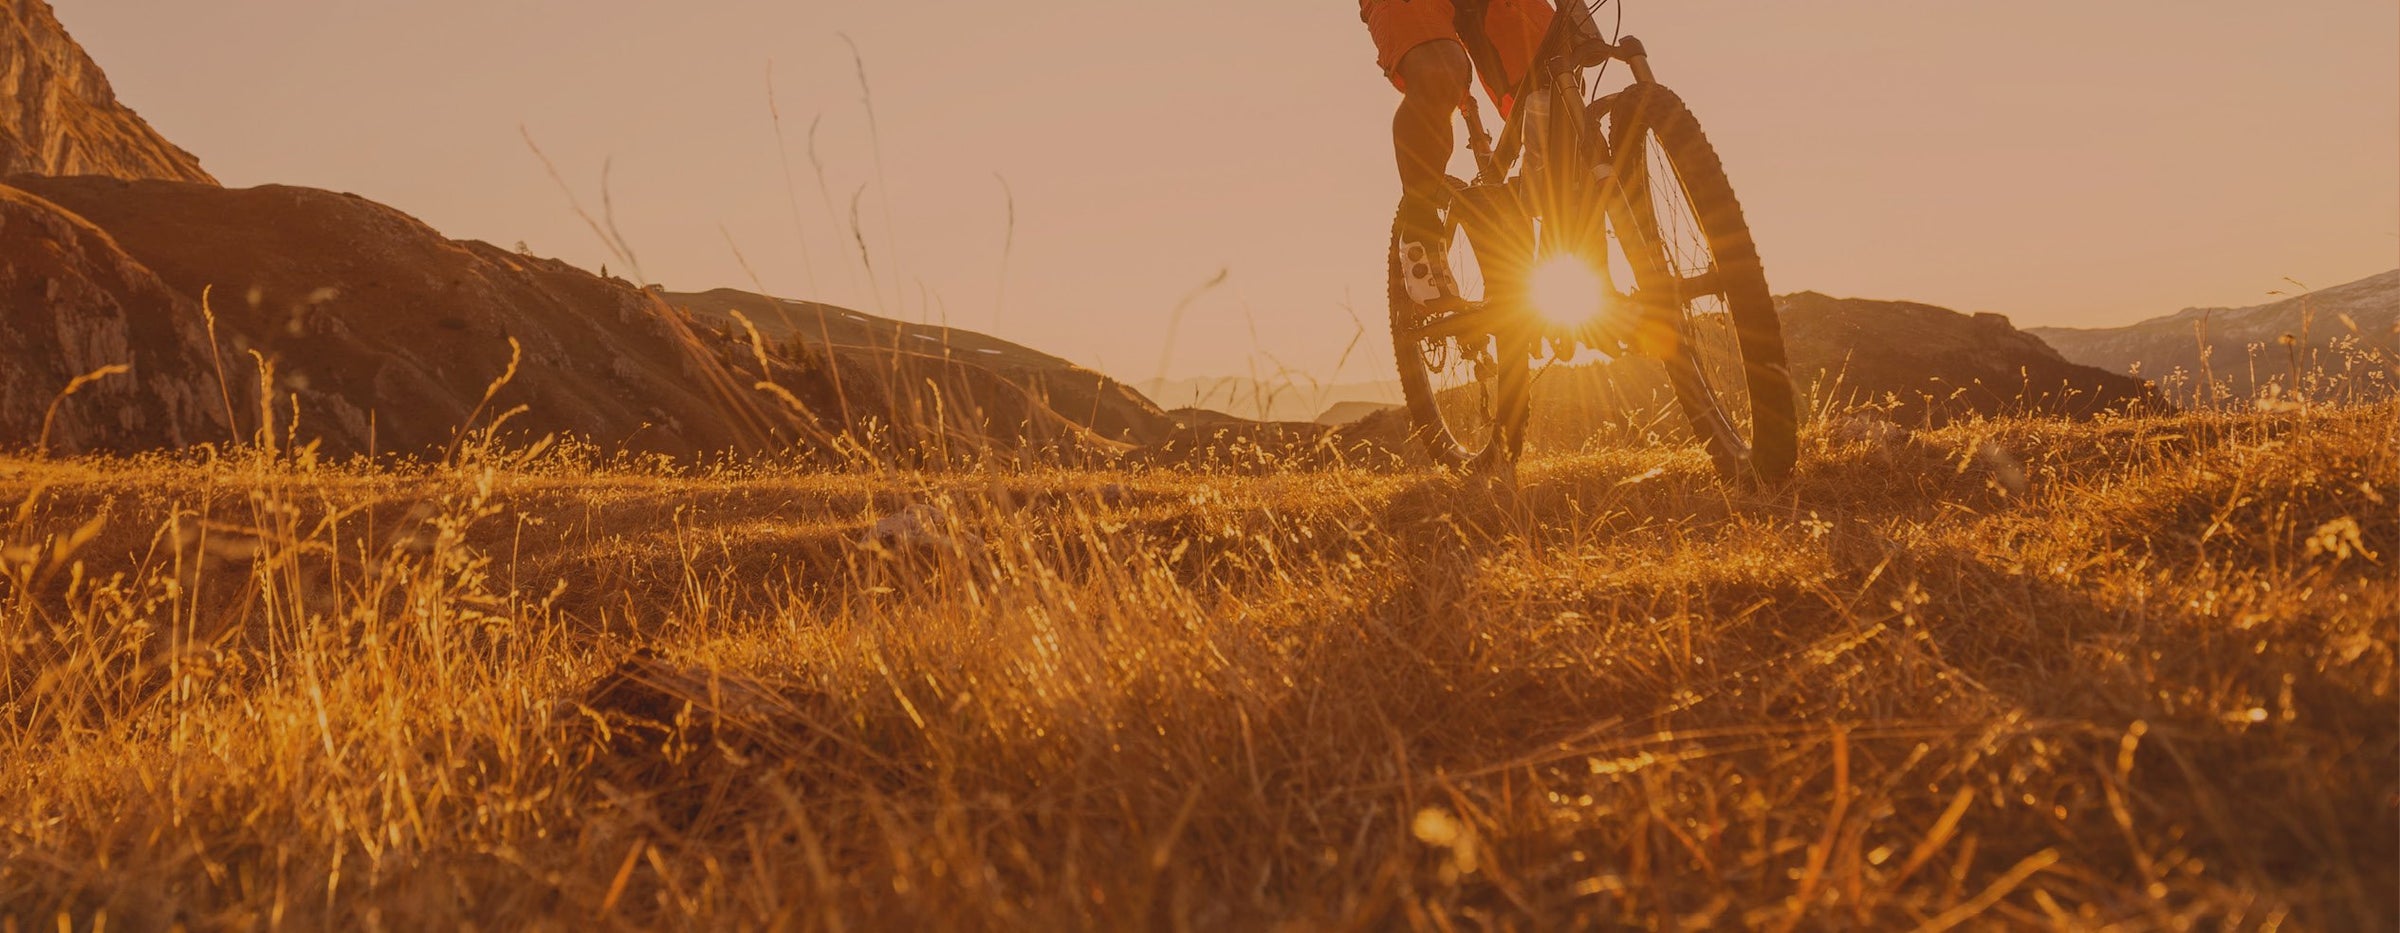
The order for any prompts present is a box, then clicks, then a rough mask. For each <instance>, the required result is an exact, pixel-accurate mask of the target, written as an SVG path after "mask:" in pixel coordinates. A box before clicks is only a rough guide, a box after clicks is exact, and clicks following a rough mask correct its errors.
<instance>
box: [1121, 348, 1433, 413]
mask: <svg viewBox="0 0 2400 933" xmlns="http://www.w3.org/2000/svg"><path fill="white" fill-rule="evenodd" d="M1362 355H1363V353H1362ZM1377 362H1378V363H1380V364H1382V365H1383V366H1384V367H1387V368H1388V367H1389V366H1390V360H1389V358H1388V357H1385V358H1382V359H1379V360H1377ZM1136 385H1137V387H1138V388H1140V389H1141V392H1142V394H1143V395H1146V396H1149V397H1150V398H1151V399H1153V400H1155V401H1157V402H1158V403H1159V404H1160V405H1163V406H1167V407H1170V408H1208V409H1214V410H1216V411H1221V412H1226V413H1229V414H1234V415H1239V416H1241V417H1244V418H1252V419H1256V420H1259V421H1313V420H1316V418H1317V416H1318V415H1320V414H1323V413H1324V412H1325V410H1326V409H1328V408H1331V407H1333V406H1335V405H1340V404H1342V403H1344V402H1371V403H1377V404H1385V405H1397V404H1399V403H1400V383H1399V382H1398V380H1396V379H1383V380H1375V381H1366V382H1335V383H1319V382H1315V381H1313V380H1311V379H1309V378H1308V377H1307V376H1304V375H1293V376H1289V377H1281V378H1267V377H1250V376H1207V377H1201V378H1195V379H1146V380H1143V381H1142V382H1140V383H1137V384H1136Z"/></svg>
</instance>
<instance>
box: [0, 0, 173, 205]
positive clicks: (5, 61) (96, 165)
mask: <svg viewBox="0 0 2400 933" xmlns="http://www.w3.org/2000/svg"><path fill="white" fill-rule="evenodd" d="M20 173H32V174H37V175H108V176H113V177H116V178H163V179H169V180H173V181H189V182H199V183H202V184H215V183H216V179H214V178H211V177H209V174H208V173H207V172H206V171H203V170H201V168H200V160H199V159H197V158H194V157H193V156H192V154H191V153H189V152H185V151H183V150H182V149H179V148H176V146H175V144H174V143H170V142H168V141H167V140H166V137H163V136H160V135H159V134H158V131H156V130H153V129H151V128H150V124H149V123H147V122H145V121H143V120H142V118H141V116H140V115H138V114H135V113H134V112H133V111H132V110H131V109H130V108H127V107H126V106H125V105H124V104H121V103H118V102H117V95H116V91H115V90H114V89H112V88H110V87H109V84H108V76H106V75H104V74H102V73H101V72H100V66H99V65H98V64H97V63H95V62H93V61H92V57H91V56H90V55H88V54H85V52H84V51H83V47H82V46H80V45H77V44H76V42H75V39H74V37H72V36H69V35H67V30H66V27H65V26H62V25H60V24H59V22H58V17H57V15H55V14H53V13H52V12H51V10H50V4H48V3H46V2H44V0H0V176H6V175H15V174H20Z"/></svg>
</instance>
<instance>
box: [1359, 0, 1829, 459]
mask: <svg viewBox="0 0 2400 933" xmlns="http://www.w3.org/2000/svg"><path fill="white" fill-rule="evenodd" d="M1610 2H1611V0H1563V2H1561V3H1560V4H1559V10H1558V15H1557V16H1556V17H1555V18H1554V19H1553V21H1552V24H1551V26H1550V30H1549V32H1548V33H1547V34H1546V35H1545V37H1544V38H1543V40H1542V42H1541V44H1540V46H1539V47H1538V49H1539V51H1538V52H1537V53H1536V54H1535V56H1534V58H1533V66H1532V67H1531V68H1529V69H1527V73H1526V75H1525V77H1524V79H1523V80H1522V81H1521V82H1519V83H1518V85H1517V86H1516V93H1515V95H1514V97H1515V100H1516V101H1517V104H1516V106H1515V108H1514V109H1513V110H1512V111H1511V112H1510V113H1509V114H1508V117H1507V120H1506V121H1505V122H1504V123H1503V125H1502V127H1501V130H1500V134H1499V136H1498V138H1497V139H1496V140H1495V138H1494V137H1493V136H1492V135H1491V134H1490V133H1489V132H1487V131H1486V129H1485V126H1484V122H1483V118H1482V114H1481V112H1480V108H1479V107H1478V106H1477V104H1476V102H1475V98H1474V95H1473V93H1472V92H1470V93H1469V94H1468V95H1467V97H1466V99H1465V100H1463V101H1462V102H1461V103H1460V112H1461V113H1462V114H1463V115H1464V117H1465V120H1466V124H1467V139H1468V142H1467V150H1468V151H1469V152H1471V153H1472V154H1473V156H1474V161H1475V166H1476V175H1475V178H1474V179H1473V180H1471V181H1470V180H1465V179H1460V178H1457V177H1455V176H1452V177H1451V178H1450V187H1451V197H1450V202H1449V204H1448V205H1446V206H1445V207H1443V208H1442V210H1441V212H1440V216H1441V220H1442V225H1443V227H1444V229H1445V230H1446V231H1447V232H1448V234H1449V253H1448V257H1449V259H1450V265H1451V271H1452V274H1453V277H1454V278H1455V279H1456V280H1457V284H1458V287H1459V290H1460V296H1461V297H1462V298H1464V299H1465V304H1464V306H1463V307H1461V308H1458V309H1457V310H1450V311H1444V312H1440V313H1436V312H1432V311H1430V310H1428V309H1426V308H1424V307H1422V306H1420V305H1418V304H1417V303H1416V302H1415V301H1414V300H1412V299H1411V298H1410V297H1409V295H1408V292H1407V290H1406V289H1405V288H1404V287H1403V285H1402V278H1401V267H1400V256H1399V254H1398V250H1397V243H1398V241H1399V236H1398V233H1399V231H1398V229H1397V227H1395V231H1394V237H1393V240H1392V242H1393V243H1394V244H1395V248H1394V249H1393V252H1392V255H1391V257H1390V260H1389V276H1390V289H1391V323H1392V343H1393V350H1394V354H1395V355H1396V356H1397V358H1398V363H1399V369H1400V384H1401V389H1402V394H1403V395H1404V396H1405V397H1406V400H1407V407H1408V411H1409V420H1410V422H1411V427H1412V431H1413V434H1414V435H1415V439H1416V441H1417V442H1418V443H1419V444H1420V445H1422V446H1423V448H1424V449H1425V450H1426V451H1427V452H1428V453H1429V454H1431V456H1432V457H1433V459H1434V460H1435V461H1437V462H1439V463H1441V464H1442V465H1444V466H1447V467H1450V468H1451V469H1454V470H1460V471H1478V470H1490V469H1510V468H1513V467H1514V465H1515V463H1516V462H1517V460H1518V459H1519V458H1520V457H1521V456H1522V455H1523V452H1524V449H1525V439H1526V433H1527V432H1526V428H1527V424H1528V420H1529V414H1530V411H1531V408H1532V404H1533V402H1534V401H1535V395H1536V392H1535V390H1536V389H1537V388H1539V387H1541V386H1542V382H1543V380H1550V383H1551V385H1553V386H1556V387H1559V388H1558V389H1557V390H1555V391H1549V392H1548V393H1547V395H1545V397H1544V404H1545V405H1551V404H1553V403H1564V402H1570V401H1571V402H1573V403H1574V406H1573V407H1576V408H1577V409H1579V410H1583V411H1587V412H1588V411H1593V410H1597V409H1598V408H1600V407H1606V408H1607V409H1608V411H1609V414H1608V417H1610V418H1614V419H1616V420H1617V421H1618V422H1619V423H1623V424H1630V425H1631V426H1632V427H1634V428H1635V429H1636V430H1637V432H1639V433H1640V434H1641V436H1643V437H1646V438H1647V437H1659V436H1663V435H1664V434H1666V433H1671V432H1673V431H1674V428H1673V427H1672V426H1671V423H1672V422H1680V423H1681V424H1682V425H1685V426H1688V427H1689V429H1690V432H1691V437H1692V438H1693V439H1696V440H1697V441H1698V442H1699V443H1700V445H1701V446H1702V447H1703V448H1704V449H1706V450H1707V452H1708V455H1709V458H1710V459H1711V461H1713V463H1714V465H1715V467H1716V470H1717V472H1718V473H1719V475H1721V476H1722V477H1723V478H1724V479H1725V480H1726V481H1727V482H1729V483H1733V484H1737V485H1746V484H1754V483H1775V482H1779V481H1781V480H1783V479H1785V478H1787V477H1788V476H1789V475H1790V474H1791V471H1792V467H1793V462H1794V460H1795V459H1796V457H1797V447H1796V441H1795V433H1796V431H1797V421H1798V417H1797V412H1796V410H1795V407H1794V393H1793V386H1792V381H1791V376H1790V373H1789V370H1788V367H1787V366H1786V364H1785V360H1784V349H1783V334H1782V329H1781V326H1780V325H1779V323H1778V321H1777V318H1776V312H1775V305H1774V300H1773V298H1772V297H1771V296H1770V295H1769V293H1768V290H1767V280H1766V273H1765V271H1764V269H1763V267H1762V266H1761V264H1760V262H1759V258H1758V249H1757V246H1756V244H1754V243H1753V242H1752V241H1751V236H1750V228H1749V226H1748V224H1747V223H1745V222H1744V221H1743V219H1742V208H1741V204H1740V203H1739V202H1737V201H1736V200H1735V198H1734V194H1733V188H1732V186H1731V184H1730V183H1729V182H1727V181H1726V178H1725V170H1724V167H1723V165H1722V164H1720V162H1719V161H1718V158H1717V154H1716V151H1715V149H1714V148H1712V147H1711V146H1710V145H1709V142H1708V138H1707V137H1706V136H1705V135H1703V134H1702V133H1701V130H1700V124H1699V122H1698V121H1697V120H1695V119H1693V117H1692V114H1691V111H1690V110H1689V109H1688V108H1687V107H1685V106H1684V103H1683V101H1682V99H1680V98H1678V97H1677V96H1676V95H1675V94H1674V92H1672V91H1669V90H1667V88H1666V87H1665V86H1664V85H1661V84H1659V83H1658V81H1657V79H1656V77H1655V76H1654V74H1653V73H1652V71H1651V66H1650V61H1649V56H1648V53H1647V51H1646V50H1645V48H1644V47H1643V45H1642V42H1641V40H1640V39H1637V38H1634V37H1632V36H1626V35H1622V34H1621V33H1620V35H1619V36H1618V37H1617V38H1615V39H1613V40H1612V39H1609V38H1605V37H1603V36H1602V34H1601V31H1600V28H1599V25H1598V21H1597V18H1596V13H1597V12H1598V10H1599V8H1601V7H1604V6H1607V5H1608V4H1609V3H1610ZM1461 6H1462V8H1463V7H1470V6H1480V5H1479V4H1461ZM1459 28H1460V34H1461V36H1462V37H1464V38H1466V39H1467V40H1468V41H1467V45H1468V48H1469V50H1470V53H1471V55H1470V57H1471V58H1474V59H1476V61H1475V64H1476V67H1477V68H1478V69H1479V70H1480V69H1486V68H1488V67H1489V66H1490V65H1491V61H1490V59H1489V56H1486V55H1480V54H1472V53H1474V52H1476V51H1477V50H1478V49H1483V48H1488V47H1489V44H1488V42H1487V41H1484V40H1483V37H1482V30H1483V17H1482V16H1481V15H1480V13H1479V12H1478V13H1476V14H1474V15H1462V16H1461V17H1460V23H1459ZM1614 63H1622V64H1623V65H1624V66H1625V70H1626V72H1628V73H1629V77H1630V79H1631V80H1630V82H1629V83H1628V84H1626V85H1625V86H1624V87H1623V88H1622V89H1620V90H1616V91H1614V92H1611V93H1607V94H1592V93H1590V92H1587V90H1586V82H1585V75H1586V73H1587V72H1593V74H1594V77H1595V78H1600V77H1605V76H1606V72H1607V70H1608V68H1609V66H1610V65H1612V64H1614ZM1595 69H1597V71H1595ZM1585 354H1590V356H1591V359H1589V360H1587V361H1584V362H1583V363H1581V364H1579V363H1578V360H1579V358H1582V357H1584V356H1585ZM1650 361H1655V362H1656V363H1658V364H1663V369H1664V371H1663V373H1660V372H1658V371H1657V370H1656V369H1650V370H1648V371H1647V372H1636V371H1632V370H1629V369H1627V367H1634V366H1642V367H1647V366H1649V364H1650ZM1579 372H1580V374H1578V373H1579ZM1562 373H1563V374H1565V375H1563V376H1562V375H1561V374H1562ZM1661 376H1663V382H1664V385H1660V381H1661V380H1660V377H1661ZM1643 386H1648V387H1649V388H1648V389H1647V392H1648V395H1647V396H1646V397H1647V399H1648V402H1645V401H1644V398H1645V396H1644V395H1643V393H1644V391H1645V390H1644V389H1643V388H1642V387H1643ZM1578 387H1580V388H1578ZM1599 395H1609V396H1611V398H1609V399H1600V398H1597V396H1599ZM1669 396H1671V398H1672V401H1671V403H1670V402H1669V401H1667V398H1668V397H1669ZM1677 414H1680V416H1681V417H1680V418H1677V417H1676V415H1677Z"/></svg>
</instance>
